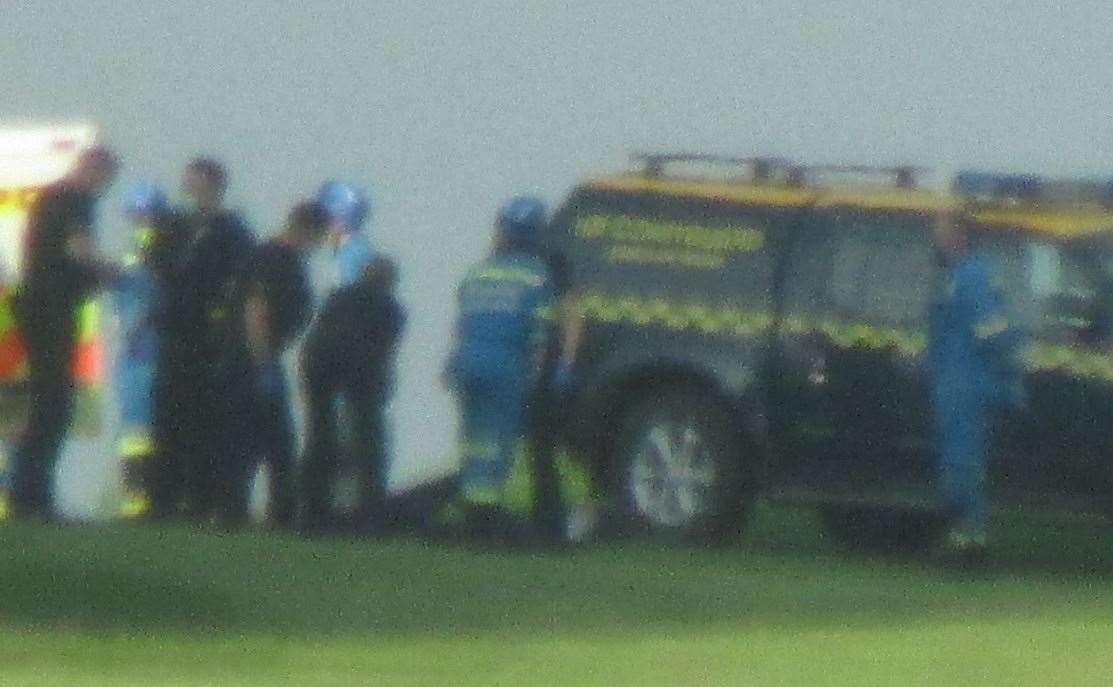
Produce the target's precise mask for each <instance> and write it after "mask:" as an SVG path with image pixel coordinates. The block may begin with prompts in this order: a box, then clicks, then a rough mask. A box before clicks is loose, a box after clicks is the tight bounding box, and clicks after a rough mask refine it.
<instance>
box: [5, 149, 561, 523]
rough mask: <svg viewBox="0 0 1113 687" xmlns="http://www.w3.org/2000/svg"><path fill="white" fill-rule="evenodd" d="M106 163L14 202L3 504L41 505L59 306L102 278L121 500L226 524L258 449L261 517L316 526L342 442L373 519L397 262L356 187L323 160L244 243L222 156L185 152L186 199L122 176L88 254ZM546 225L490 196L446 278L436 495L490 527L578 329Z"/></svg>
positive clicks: (70, 304)
mask: <svg viewBox="0 0 1113 687" xmlns="http://www.w3.org/2000/svg"><path fill="white" fill-rule="evenodd" d="M117 167H118V162H117V159H116V157H115V156H114V155H113V153H112V152H111V151H110V150H109V149H107V148H103V147H96V148H93V149H91V150H89V151H87V152H85V153H84V154H83V155H82V156H81V157H80V159H79V161H78V163H77V164H76V166H75V167H74V169H73V170H72V171H71V172H70V173H69V174H68V175H67V176H66V177H65V178H63V179H62V180H60V181H59V182H57V183H56V184H54V185H52V186H50V187H48V188H46V189H44V191H43V192H42V193H41V194H40V195H39V197H38V199H37V201H36V204H35V206H34V207H33V209H32V212H31V214H30V218H29V223H28V229H27V240H26V245H25V256H24V270H23V279H22V283H21V284H20V287H19V289H18V291H17V297H16V302H15V307H14V311H15V315H16V318H17V320H18V323H19V325H20V328H21V330H22V333H23V336H24V341H25V345H26V350H27V356H28V363H29V373H30V379H29V391H30V398H31V410H30V413H29V417H28V420H27V426H26V429H25V431H24V433H23V435H22V437H21V439H20V442H19V445H18V447H17V449H16V451H15V453H14V461H13V463H14V464H13V468H14V469H13V473H14V474H13V480H12V494H11V496H12V506H13V509H12V510H13V515H14V516H15V517H29V518H43V519H50V518H53V517H55V513H54V502H53V495H52V479H53V472H54V466H55V463H56V461H57V457H58V453H59V449H60V447H61V444H62V442H63V440H64V438H65V436H66V432H67V430H68V428H69V425H70V422H71V416H72V414H73V406H74V380H73V375H72V366H71V361H72V358H73V354H74V347H75V312H76V311H77V309H78V307H79V305H80V304H81V303H82V302H84V301H85V300H87V299H88V298H90V297H92V296H93V295H94V294H95V293H96V292H97V291H100V290H104V291H107V292H109V293H110V294H111V295H112V300H113V303H114V306H115V311H116V313H117V321H118V322H119V336H118V337H117V338H118V341H119V346H118V348H119V350H118V353H117V357H116V361H115V364H114V365H113V375H114V379H113V382H114V385H115V387H116V395H117V397H118V399H119V409H120V420H121V422H120V425H121V429H120V435H119V453H120V458H121V460H122V463H123V466H124V480H123V482H124V487H125V492H124V499H123V503H122V514H123V515H124V516H127V517H132V518H150V519H163V518H168V517H183V516H184V517H188V518H191V519H194V520H198V521H203V522H210V521H214V520H215V521H217V522H220V523H223V524H225V525H227V526H237V525H239V524H242V523H244V522H245V521H246V519H247V518H248V503H249V491H250V484H251V480H252V477H253V476H254V475H255V474H256V471H257V468H258V467H259V466H260V465H264V464H265V465H266V466H267V467H268V468H269V475H270V499H269V504H270V507H269V509H268V519H269V521H270V523H271V524H273V525H274V526H276V527H281V528H291V527H298V528H301V529H304V530H308V531H313V530H318V529H331V528H333V527H335V526H336V525H337V524H338V522H337V518H338V516H337V514H336V513H335V508H334V488H335V483H336V481H337V477H338V469H339V468H340V467H341V465H342V463H344V461H346V460H347V461H351V464H353V465H354V467H355V468H356V473H357V476H358V481H359V484H360V489H359V495H358V499H357V503H358V505H357V506H356V508H355V509H354V512H353V513H351V514H349V515H348V516H347V518H348V519H349V521H350V522H351V523H353V524H355V525H357V526H359V527H361V528H362V527H366V528H372V529H373V528H375V527H376V526H378V525H383V524H386V521H387V520H388V518H387V517H386V509H387V494H386V476H387V467H388V466H387V451H386V432H385V427H384V410H385V406H386V404H387V402H388V399H389V397H390V395H391V391H392V385H393V376H394V375H393V370H392V368H393V365H394V357H395V351H396V348H397V344H398V342H399V339H400V337H401V335H402V331H403V328H404V324H405V314H404V311H403V309H402V307H401V306H400V305H399V303H398V301H397V299H396V297H395V294H394V290H395V282H396V279H397V269H396V266H395V263H394V262H393V261H391V260H390V259H389V258H387V257H385V256H383V255H381V254H379V253H378V252H377V251H375V250H374V249H373V246H372V244H371V241H370V238H369V236H368V232H367V230H366V228H365V225H366V223H367V221H368V218H369V214H370V203H369V200H368V198H367V196H366V194H365V193H364V192H362V191H361V190H360V189H359V188H357V187H355V186H354V185H352V184H349V183H345V182H341V181H328V182H326V183H325V184H324V185H322V187H321V188H320V189H319V191H318V192H317V193H316V195H315V196H313V197H312V198H310V199H307V200H303V201H301V202H298V203H297V204H296V205H294V207H293V208H292V209H291V210H290V212H289V214H288V216H287V219H286V223H285V225H284V226H283V227H282V229H281V230H280V231H279V232H278V233H277V234H275V235H273V236H272V237H271V238H269V239H268V240H266V241H263V242H258V241H257V240H256V237H255V234H254V233H253V231H252V230H251V228H250V227H249V226H248V225H247V223H246V222H245V221H244V219H243V218H242V217H241V216H240V215H238V214H237V213H236V212H234V211H232V210H230V209H228V208H226V207H225V206H224V195H225V190H226V188H227V185H228V179H227V174H226V171H225V169H224V167H223V166H222V165H221V164H220V163H219V162H217V161H215V160H213V159H209V158H198V159H195V160H193V161H191V162H190V163H189V164H188V165H187V167H186V169H185V172H184V175H183V178H182V192H183V195H184V196H185V198H186V199H187V206H186V207H177V206H174V205H172V204H171V203H170V202H169V200H168V198H167V194H166V193H165V192H164V191H163V189H161V188H159V187H158V186H157V185H154V184H151V183H138V184H134V185H132V186H130V187H129V188H127V189H126V190H125V192H124V199H123V207H122V210H123V214H124V216H125V218H126V220H127V224H128V225H129V226H130V227H131V234H132V235H131V250H130V251H129V252H128V253H127V255H126V256H125V257H124V259H123V261H122V263H121V262H120V261H109V260H106V259H104V258H103V257H101V256H100V255H99V253H98V250H97V247H96V242H95V241H94V234H93V230H92V227H93V224H94V212H93V210H94V205H95V202H96V200H97V198H98V196H100V195H101V194H102V192H103V191H104V190H105V189H106V188H107V187H109V186H110V185H111V183H112V182H113V180H114V178H115V176H116V172H117ZM545 225H546V208H545V206H544V204H543V203H542V202H541V201H540V200H538V199H536V198H532V197H525V196H523V197H518V198H515V199H513V200H512V201H510V202H509V203H507V204H506V205H505V206H504V207H503V208H502V210H501V212H500V214H499V217H498V221H497V227H496V237H495V242H494V247H493V250H492V254H491V256H490V258H489V259H487V260H485V261H484V262H483V263H481V264H480V265H479V266H477V267H476V268H475V269H473V270H472V271H471V272H470V273H469V275H468V277H467V278H466V279H465V281H464V283H463V284H462V286H461V288H460V293H459V299H460V302H459V307H460V315H459V322H458V326H457V331H456V337H455V345H454V346H453V352H452V355H451V357H450V361H449V364H448V366H447V369H446V373H445V380H446V383H447V385H448V386H449V387H450V388H451V389H453V390H454V391H455V392H456V393H457V395H458V397H459V400H460V406H461V410H462V417H463V423H462V425H463V428H462V442H461V446H462V454H463V456H462V457H463V469H462V472H461V475H460V478H459V483H458V485H457V488H456V489H455V490H454V491H455V493H454V494H453V495H452V496H451V497H450V498H447V499H446V502H447V503H446V505H445V506H444V508H443V509H442V510H443V512H444V513H445V514H447V515H446V516H445V517H446V518H447V519H450V520H454V521H455V523H456V524H458V525H460V526H466V527H468V528H469V531H471V532H476V533H486V534H488V535H490V536H502V535H503V534H505V533H506V531H507V528H511V529H513V527H512V523H510V522H509V521H508V519H507V517H506V512H505V509H503V508H502V507H501V504H500V496H501V492H502V490H503V487H504V485H505V483H506V481H507V479H508V477H509V472H510V469H511V466H512V465H513V464H514V461H515V459H516V455H517V447H518V443H519V442H518V440H519V438H521V437H522V436H523V434H525V433H527V430H526V425H527V424H529V425H530V427H532V431H530V432H528V433H530V434H531V436H533V437H534V439H536V440H537V441H535V446H534V448H535V450H534V454H535V459H538V460H539V461H540V463H541V464H539V465H538V466H535V468H538V469H535V473H538V476H539V477H540V479H542V480H546V479H547V480H548V483H550V484H551V482H552V479H553V478H552V461H551V458H552V449H551V447H552V440H551V439H552V437H551V436H550V435H552V434H553V432H554V431H555V425H554V423H553V421H552V419H551V418H552V417H554V414H553V411H554V409H555V405H554V404H553V403H551V402H549V399H551V394H547V393H545V392H546V391H547V390H550V389H552V388H553V385H554V384H559V383H560V380H561V379H564V378H566V377H567V375H568V374H569V373H568V370H569V369H570V366H571V351H573V350H574V341H573V339H574V337H573V336H570V335H568V334H567V333H566V334H564V335H562V334H561V333H560V330H561V327H560V326H559V325H558V323H557V320H558V319H561V316H560V314H559V311H560V298H561V294H562V290H563V287H564V283H563V282H564V281H566V280H565V279H562V275H563V274H565V273H566V270H565V269H564V268H563V265H562V264H561V262H560V261H559V260H557V259H556V258H555V257H553V256H549V255H545V254H543V253H542V251H541V250H540V233H541V231H542V229H543V228H544V226H545ZM322 244H324V245H327V246H328V248H329V251H330V257H331V264H332V266H333V268H334V270H333V272H334V273H333V275H332V278H331V284H330V285H329V289H330V290H329V293H328V295H327V297H326V298H325V299H324V300H323V303H321V305H320V306H319V307H316V306H315V304H316V303H317V301H318V300H319V299H316V298H315V296H314V289H313V288H312V286H311V280H310V278H309V276H308V261H309V259H310V255H311V253H312V252H313V251H314V249H316V248H317V247H318V246H320V245H322ZM566 329H567V332H572V331H574V330H575V329H576V328H575V327H570V328H566ZM299 339H300V340H301V342H302V345H301V356H300V361H299V363H300V364H299V365H298V369H299V370H300V380H299V381H300V382H301V384H302V388H303V390H304V394H303V395H304V398H305V400H306V406H307V407H306V413H305V416H306V419H307V423H306V437H305V442H304V451H303V453H302V455H301V457H300V459H298V458H297V456H296V453H297V441H296V439H295V433H294V431H293V429H292V413H291V405H290V398H291V382H290V380H288V379H287V375H286V372H285V370H286V366H285V365H284V363H283V358H284V355H285V354H286V352H287V350H289V349H290V348H291V346H292V345H293V344H294V342H295V341H297V340H299ZM527 413H529V415H528V416H527ZM343 429H347V430H348V431H347V432H345V431H342V430H343ZM342 435H344V436H343V440H342ZM546 466H547V467H548V468H549V469H548V470H546V469H545V467H546ZM546 473H548V474H547V475H546ZM537 493H538V495H539V498H538V499H537V500H536V505H537V507H538V509H539V510H538V513H535V514H534V515H535V516H536V517H535V518H531V519H532V520H534V522H535V523H540V524H541V525H542V527H543V528H547V530H548V532H549V533H550V534H552V535H553V536H560V533H561V532H560V529H561V527H562V523H561V520H560V513H559V505H558V504H554V503H553V500H554V498H557V497H554V495H553V494H554V492H553V489H552V488H543V489H539V490H538V491H537Z"/></svg>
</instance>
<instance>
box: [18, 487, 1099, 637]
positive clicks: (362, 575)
mask: <svg viewBox="0 0 1113 687" xmlns="http://www.w3.org/2000/svg"><path fill="white" fill-rule="evenodd" d="M1108 531H1109V530H1108V529H1106V528H1105V527H1104V526H1102V525H1099V524H1097V523H1085V522H1082V523H1080V522H1070V523H1062V522H1060V521H1057V520H1054V519H1051V520H1043V519H1039V518H1035V519H1024V518H1022V519H1020V520H1018V521H1015V522H1010V523H1007V526H1005V527H1003V528H1001V529H1000V535H999V548H998V549H997V552H996V553H995V558H994V560H993V561H992V562H991V567H990V569H989V572H988V573H987V574H986V575H983V576H980V578H979V579H977V580H969V579H958V578H955V577H954V576H950V575H946V574H943V573H941V572H940V570H939V568H938V567H937V566H936V565H934V564H933V563H932V562H931V561H930V560H928V559H924V558H915V557H914V558H909V557H907V556H885V555H876V554H869V555H865V554H861V553H848V552H846V551H845V550H843V549H842V548H840V547H839V546H837V545H836V544H834V543H833V542H831V541H830V540H829V539H828V538H826V537H824V535H823V534H822V530H821V529H820V528H819V527H818V523H817V521H816V519H815V518H814V516H813V515H812V514H811V513H810V512H809V511H805V510H802V509H782V508H768V507H765V508H763V509H762V510H761V511H760V512H759V513H758V514H757V517H756V518H755V522H754V523H753V528H752V531H751V533H750V535H749V537H748V538H747V540H746V541H745V542H743V543H742V544H740V545H737V546H733V547H727V548H722V549H715V550H701V549H688V548H681V547H669V546H661V545H658V544H654V543H652V542H638V541H633V542H623V543H616V544H600V545H593V546H588V547H584V548H580V549H575V550H570V551H562V552H548V553H477V552H475V551H471V550H468V549H466V548H464V547H461V546H454V545H447V544H434V543H429V542H424V541H420V540H413V539H402V540H393V541H385V542H384V541H367V540H358V539H350V538H344V539H315V540H302V539H298V538H295V537H292V536H285V535H270V534H265V533H261V532H245V533H242V534H236V535H230V536H226V535H220V534H218V533H215V532H205V531H200V532H199V531H197V530H194V529H188V528H176V527H163V528H154V527H150V528H146V527H125V526H115V525H113V526H103V527H97V526H89V527H73V528H36V527H29V526H28V527H24V526H18V527H15V528H0V549H2V550H3V552H4V555H3V557H0V623H3V625H6V626H8V627H44V626H45V627H48V628H77V629H82V630H91V631H117V630H118V631H140V632H142V631H146V632H162V631H174V632H183V633H189V634H198V633H209V632H217V633H224V632H231V633H237V632H251V633H262V634H270V635H280V636H296V637H315V636H323V635H335V634H356V635H362V636H415V635H422V636H430V635H437V636H454V637H466V636H471V635H475V634H480V633H488V632H500V633H503V632H507V631H516V632H521V633H523V636H532V635H533V634H536V633H545V632H563V633H569V632H570V633H579V632H631V631H639V632H640V631H646V630H658V631H664V632H682V633H683V632H695V631H699V629H700V628H709V627H713V628H721V627H731V628H737V629H745V628H747V627H791V628H793V629H798V630H806V629H815V628H846V627H854V626H861V627H890V628H899V627H910V626H914V625H918V624H920V623H922V622H924V621H925V619H926V618H928V617H932V618H945V619H957V620H961V619H966V618H970V617H975V616H976V617H979V618H983V619H985V618H990V619H992V618H1002V619H1013V618H1016V617H1035V616H1049V617H1058V616H1069V615H1071V614H1077V613H1082V614H1088V615H1089V616H1090V617H1108V616H1110V615H1111V614H1113V575H1111V572H1110V570H1111V569H1113V538H1110V537H1109V536H1105V535H1107V534H1108ZM1103 533H1104V534H1103Z"/></svg>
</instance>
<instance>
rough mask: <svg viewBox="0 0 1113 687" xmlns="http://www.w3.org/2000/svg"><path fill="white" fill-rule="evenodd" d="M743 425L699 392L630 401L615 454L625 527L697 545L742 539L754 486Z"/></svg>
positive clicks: (714, 399) (655, 396)
mask: <svg viewBox="0 0 1113 687" xmlns="http://www.w3.org/2000/svg"><path fill="white" fill-rule="evenodd" d="M739 424H740V423H739V422H738V418H736V417H732V416H731V413H730V412H729V410H728V406H727V405H726V404H725V403H723V402H721V401H719V400H718V399H716V398H714V397H712V396H710V395H708V394H706V393H700V392H698V391H694V390H684V391H666V392H665V393H663V394H661V395H654V396H653V397H651V398H647V399H646V400H645V401H642V402H639V403H637V404H635V405H634V406H632V407H631V408H630V409H629V410H628V411H627V412H626V413H625V414H624V416H623V418H622V424H621V430H620V432H619V436H618V442H617V452H616V456H617V460H618V462H617V465H616V468H617V477H618V479H617V480H615V485H614V488H615V489H616V490H617V491H618V492H619V493H618V494H617V495H616V496H617V499H616V500H617V503H618V505H619V511H620V512H619V517H620V518H621V519H622V521H623V523H622V524H623V525H624V526H625V527H624V529H626V530H631V529H632V530H642V531H649V532H650V533H652V534H654V535H656V536H666V537H671V538H676V539H680V540H682V541H687V542H700V543H713V542H723V541H729V540H732V539H736V538H737V537H738V536H740V535H741V532H742V528H743V525H744V523H745V516H746V513H747V510H748V506H749V500H750V499H749V496H750V493H749V492H750V489H748V487H749V486H750V485H748V484H747V480H746V476H747V472H748V471H747V470H746V467H747V465H746V462H745V461H744V458H745V457H744V455H743V454H744V451H743V447H744V445H745V442H744V437H743V435H742V432H740V431H739V430H738V426H739Z"/></svg>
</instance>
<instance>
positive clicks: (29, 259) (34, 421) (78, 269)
mask: <svg viewBox="0 0 1113 687" xmlns="http://www.w3.org/2000/svg"><path fill="white" fill-rule="evenodd" d="M118 167H119V163H118V161H117V159H116V156H115V154H113V152H112V151H111V150H109V149H108V148H105V147H101V146H98V147H94V148H91V149H89V150H87V151H85V152H84V153H82V154H81V156H80V158H79V159H78V161H77V165H76V166H75V167H74V168H73V170H72V171H71V172H70V173H69V174H67V175H66V176H65V177H64V178H62V179H61V180H60V181H58V182H57V183H55V184H53V185H51V186H49V187H47V188H46V189H45V190H44V191H43V192H42V194H41V195H40V196H39V198H38V199H37V200H36V201H35V204H34V206H33V207H32V209H31V212H30V220H29V223H28V228H27V243H26V254H25V256H24V274H23V280H22V282H21V284H20V286H19V290H18V292H17V295H16V301H15V316H16V319H17V321H18V323H19V327H20V330H21V332H22V334H23V341H24V345H25V346H26V350H27V362H28V366H29V368H30V370H29V372H30V380H29V391H30V396H31V408H30V413H29V416H28V419H27V427H26V428H25V430H24V431H23V435H22V436H21V437H20V440H19V445H18V447H17V448H16V451H15V455H14V465H13V468H14V469H13V472H14V474H13V480H12V509H13V516H14V517H17V518H39V519H46V520H50V519H54V518H55V517H56V513H55V510H54V487H53V482H54V467H55V465H56V464H57V462H58V454H59V451H60V450H61V448H62V442H63V441H64V440H65V437H66V434H67V433H68V431H69V428H70V423H71V422H72V420H73V409H74V376H73V358H74V352H75V350H76V347H77V310H78V307H79V306H80V305H81V304H82V303H83V302H84V301H85V300H86V299H88V298H89V297H90V296H92V295H93V293H94V292H95V291H96V290H97V289H99V288H100V287H102V286H103V285H104V284H105V283H106V282H108V281H110V280H111V279H112V277H113V276H114V273H115V270H114V268H112V267H111V266H109V264H108V263H107V262H105V261H103V260H101V259H100V257H99V256H98V254H97V250H96V239H95V236H94V231H93V224H94V206H95V204H96V201H97V198H98V197H99V196H100V195H101V194H103V192H104V191H105V190H106V189H107V188H108V187H109V186H110V185H111V184H112V182H113V180H114V179H115V177H116V172H117V169H118Z"/></svg>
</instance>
